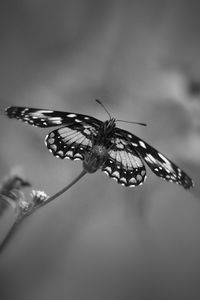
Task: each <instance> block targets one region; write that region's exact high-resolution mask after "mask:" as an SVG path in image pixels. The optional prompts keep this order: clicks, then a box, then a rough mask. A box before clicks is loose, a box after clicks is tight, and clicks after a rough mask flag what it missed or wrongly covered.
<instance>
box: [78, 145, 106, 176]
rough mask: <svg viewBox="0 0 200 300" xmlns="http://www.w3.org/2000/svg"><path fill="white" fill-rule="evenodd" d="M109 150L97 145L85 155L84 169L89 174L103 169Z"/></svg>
mask: <svg viewBox="0 0 200 300" xmlns="http://www.w3.org/2000/svg"><path fill="white" fill-rule="evenodd" d="M107 153H108V150H107V148H106V147H104V146H103V145H95V146H94V147H93V148H92V149H91V151H89V152H88V153H86V154H85V157H84V160H83V168H84V170H85V171H87V172H88V173H95V172H96V171H97V170H98V169H99V168H101V167H102V165H103V163H104V162H105V160H106V158H107Z"/></svg>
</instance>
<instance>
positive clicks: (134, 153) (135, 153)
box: [5, 106, 194, 189]
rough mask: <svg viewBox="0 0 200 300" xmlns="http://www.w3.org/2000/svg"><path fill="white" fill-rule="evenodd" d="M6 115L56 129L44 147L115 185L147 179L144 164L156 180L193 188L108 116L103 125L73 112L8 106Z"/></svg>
mask: <svg viewBox="0 0 200 300" xmlns="http://www.w3.org/2000/svg"><path fill="white" fill-rule="evenodd" d="M5 113H6V115H7V116H8V117H9V118H14V119H18V120H21V121H23V122H25V123H27V124H30V125H32V126H36V127H41V128H48V127H58V128H57V129H54V130H53V131H51V132H50V133H49V134H48V135H47V136H46V138H45V144H46V146H47V148H48V149H49V151H50V152H51V153H52V154H53V155H54V156H56V157H59V158H61V159H65V158H69V159H71V160H82V161H83V168H84V169H85V170H86V171H87V172H88V173H94V172H96V171H97V170H98V169H101V170H102V171H103V172H105V173H106V174H107V175H108V176H109V177H111V178H113V179H115V180H116V181H117V183H119V184H121V185H123V186H126V187H134V186H138V185H141V184H142V183H143V182H144V181H145V179H146V168H145V165H144V162H145V163H146V164H147V165H148V166H149V168H150V169H151V170H152V171H153V173H155V174H156V175H157V176H158V177H161V178H163V179H165V180H167V181H169V182H174V183H177V184H180V185H181V186H183V187H184V188H185V189H189V188H191V187H193V186H194V183H193V180H192V179H191V178H190V177H189V176H188V175H187V174H186V173H185V172H184V171H183V170H181V169H180V168H179V167H177V166H176V165H175V164H174V163H173V162H172V161H170V160H169V159H168V158H167V157H166V156H165V155H163V154H162V153H161V152H159V151H157V150H156V149H155V148H153V147H152V146H150V145H149V144H148V143H146V142H145V141H144V140H142V139H140V138H139V137H137V136H135V135H134V134H132V133H130V132H128V131H126V130H124V129H121V128H118V127H117V126H116V119H115V118H112V117H111V116H110V118H109V120H106V121H104V122H103V121H101V120H99V119H96V118H94V117H91V116H88V115H83V114H78V113H73V112H63V111H56V110H49V109H38V108H28V107H20V106H10V107H7V108H6V109H5Z"/></svg>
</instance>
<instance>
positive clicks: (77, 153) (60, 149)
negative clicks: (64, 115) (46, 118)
mask: <svg viewBox="0 0 200 300" xmlns="http://www.w3.org/2000/svg"><path fill="white" fill-rule="evenodd" d="M96 134H97V131H96V129H95V128H94V127H93V126H91V125H82V124H78V125H76V126H74V125H69V126H65V127H61V128H59V129H56V130H54V131H52V132H51V133H49V134H48V135H47V136H46V139H45V144H46V146H47V148H48V149H49V150H50V151H51V152H52V153H53V155H55V156H57V157H59V158H69V159H72V160H75V159H77V160H78V159H80V160H83V159H84V157H85V153H86V152H89V151H91V149H92V143H93V140H94V139H95V136H96Z"/></svg>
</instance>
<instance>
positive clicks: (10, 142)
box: [0, 0, 200, 300]
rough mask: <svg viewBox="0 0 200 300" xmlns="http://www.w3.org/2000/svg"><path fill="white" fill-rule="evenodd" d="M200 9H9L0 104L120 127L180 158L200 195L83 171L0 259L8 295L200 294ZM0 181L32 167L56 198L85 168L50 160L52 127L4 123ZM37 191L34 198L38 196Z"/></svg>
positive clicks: (54, 4) (2, 6) (153, 180)
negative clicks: (114, 121) (115, 121)
mask: <svg viewBox="0 0 200 300" xmlns="http://www.w3.org/2000/svg"><path fill="white" fill-rule="evenodd" d="M199 12H200V3H199V1H195V0H190V1H187V0H174V1H169V0H167V1H164V0H162V1H158V0H153V1H145V0H142V1H141V0H140V1H139V0H138V1H137V0H134V1H120V0H119V1H114V0H113V1H111V0H108V1H97V0H82V1H81V0H57V1H53V0H48V1H47V0H40V1H37V0H34V1H33V0H18V1H13V0H9V1H5V0H2V1H1V3H0V99H1V108H4V107H6V106H9V105H18V106H30V107H39V108H46V109H56V110H64V111H71V112H77V113H78V112H79V113H83V114H88V115H92V116H94V117H97V118H100V119H102V120H105V119H107V118H108V116H107V115H106V113H105V111H103V110H102V108H101V107H100V106H98V105H97V104H96V103H95V101H94V99H95V98H98V99H100V100H101V101H102V102H103V103H104V104H105V106H106V107H107V108H108V110H109V111H110V113H111V114H112V115H113V116H115V117H116V118H119V119H124V120H130V121H140V122H145V123H147V124H148V126H147V127H146V128H145V127H140V126H134V125H131V124H120V126H122V127H123V128H125V129H127V130H129V131H131V132H133V133H134V134H136V135H138V136H140V137H141V138H143V139H144V140H146V141H147V142H148V143H150V144H151V145H153V146H154V147H155V148H157V149H159V150H160V151H162V152H163V153H165V154H166V155H167V157H169V158H171V159H172V160H173V161H174V162H176V164H177V165H179V166H180V167H181V168H183V169H184V170H185V171H186V172H187V173H188V174H190V176H191V177H192V178H193V179H194V181H195V182H196V186H195V188H194V189H193V190H191V191H189V192H188V191H185V190H184V189H183V188H182V187H180V186H177V185H175V184H171V183H167V182H165V181H162V180H161V179H159V178H158V177H156V176H155V175H154V174H152V173H151V172H150V170H149V169H148V168H147V169H148V170H147V172H148V178H147V181H146V182H145V184H144V185H142V186H140V187H137V188H132V189H128V188H124V187H122V186H120V185H117V184H116V183H115V181H113V180H112V179H109V178H108V177H107V176H106V175H105V174H103V173H101V172H97V173H95V174H93V175H87V176H85V177H84V178H83V179H81V181H80V182H79V183H78V184H77V185H76V186H74V187H73V188H72V189H71V190H70V191H69V192H67V193H66V194H64V195H63V196H61V197H60V198H58V199H56V200H55V201H54V202H53V203H51V204H50V205H48V206H47V207H45V208H43V209H41V210H40V211H39V212H38V213H37V214H35V215H33V216H32V217H30V218H29V220H27V221H26V223H25V225H24V226H23V228H22V229H21V231H20V232H18V233H17V234H16V235H15V238H14V239H13V240H12V241H11V242H10V244H9V246H8V247H7V249H6V251H4V252H3V253H2V254H1V257H0V298H1V300H7V299H9V300H13V299H15V300H16V299H17V300H18V299H20V300H24V299H26V300H34V299H48V300H51V299H59V300H61V299H63V300H64V299H70V300H71V299H73V300H79V299H89V300H90V299H91V300H98V299H109V300H110V299H115V300H118V299H127V300H128V299H142V300H143V299H147V300H149V299H154V300H157V299H162V300H163V299H167V300H168V299H170V300H171V299H182V300H183V299H199V298H200V284H199V283H200V282H199V280H200V254H199V253H200V234H199V232H200V230H199V229H200V203H199V195H200V192H199V191H200V190H199V172H200V159H199V153H200V117H199V116H200V59H199V57H200V56H199V53H200V29H199V28H200V19H199ZM0 128H1V146H0V166H1V168H0V177H1V178H3V177H4V176H5V175H6V174H8V173H9V171H10V170H11V169H12V168H13V167H19V168H22V169H23V172H24V174H25V176H26V179H27V180H29V181H30V182H31V183H32V185H33V188H34V189H38V190H44V191H46V192H47V193H48V194H49V195H51V194H53V193H55V192H56V191H58V190H59V189H60V188H63V187H64V186H65V185H66V184H67V183H69V182H70V181H71V180H72V179H73V178H75V176H77V175H78V174H79V172H80V171H81V169H82V165H81V162H73V161H69V160H61V159H57V158H55V157H54V156H53V155H52V154H51V153H50V152H49V151H48V150H47V149H46V147H45V145H44V143H43V140H44V138H45V135H46V134H47V133H48V132H49V131H50V130H51V129H50V130H44V129H40V128H33V127H31V126H28V125H26V124H22V123H20V122H17V121H15V120H9V119H6V118H4V117H1V118H0ZM29 192H30V191H28V193H29Z"/></svg>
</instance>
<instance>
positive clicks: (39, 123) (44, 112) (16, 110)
mask: <svg viewBox="0 0 200 300" xmlns="http://www.w3.org/2000/svg"><path fill="white" fill-rule="evenodd" d="M5 114H6V115H7V116H8V117H9V118H14V119H18V120H20V121H23V122H25V123H28V124H30V125H32V126H36V127H43V128H46V127H54V126H61V125H70V124H79V123H84V124H91V125H93V127H95V128H99V126H100V125H101V124H102V121H100V120H98V119H96V118H93V117H90V116H87V115H82V114H76V113H71V112H63V111H56V110H49V109H40V108H28V107H20V106H9V107H7V108H6V109H5Z"/></svg>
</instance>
